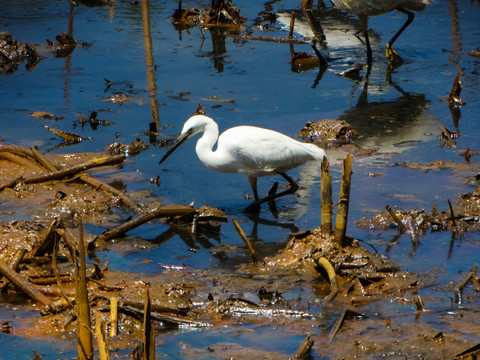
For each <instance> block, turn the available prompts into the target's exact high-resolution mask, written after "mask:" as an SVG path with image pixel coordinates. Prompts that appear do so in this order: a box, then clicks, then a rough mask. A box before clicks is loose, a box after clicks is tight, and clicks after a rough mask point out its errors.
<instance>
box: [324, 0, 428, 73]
mask: <svg viewBox="0 0 480 360" xmlns="http://www.w3.org/2000/svg"><path fill="white" fill-rule="evenodd" d="M331 1H332V3H333V5H334V6H335V7H337V8H339V9H342V10H344V11H346V12H349V13H350V14H354V15H356V16H357V17H358V21H359V22H360V26H361V28H362V31H363V34H364V36H365V43H366V45H367V61H368V63H369V64H371V63H372V48H371V47H370V40H369V39H368V32H367V31H368V29H367V28H368V17H369V16H376V15H382V14H386V13H388V12H390V11H393V10H399V11H401V12H403V13H405V14H407V16H408V18H407V21H406V22H405V24H403V26H402V27H401V28H400V30H398V31H397V33H396V34H395V35H394V36H393V37H392V39H391V40H390V41H389V42H388V43H387V46H386V50H385V53H386V56H387V59H388V61H389V63H390V64H392V65H396V64H399V63H401V62H402V59H401V58H400V56H399V55H398V54H397V52H396V51H395V50H393V49H392V46H393V43H394V42H395V40H397V38H398V37H399V36H400V34H401V33H402V32H403V31H404V30H405V29H406V28H407V27H408V25H410V23H411V22H412V21H413V19H414V17H415V14H414V13H413V12H412V11H423V10H424V9H425V7H426V6H427V5H429V4H430V3H431V2H432V0H331ZM410 10H411V11H410Z"/></svg>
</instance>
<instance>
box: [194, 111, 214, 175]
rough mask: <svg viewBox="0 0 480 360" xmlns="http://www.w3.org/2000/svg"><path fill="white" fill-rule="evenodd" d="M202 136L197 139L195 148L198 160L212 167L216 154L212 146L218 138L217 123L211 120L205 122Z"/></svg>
mask: <svg viewBox="0 0 480 360" xmlns="http://www.w3.org/2000/svg"><path fill="white" fill-rule="evenodd" d="M203 131H204V133H203V136H202V137H201V138H200V139H199V140H198V141H197V146H196V147H195V150H196V152H197V155H198V158H199V159H200V161H201V162H202V163H203V164H204V165H205V166H207V167H212V166H213V167H214V166H215V164H216V154H215V151H213V146H214V145H215V143H216V142H217V140H218V125H217V124H216V123H215V122H214V121H213V120H212V121H207V122H206V123H205V127H204V129H203Z"/></svg>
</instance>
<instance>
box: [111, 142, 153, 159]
mask: <svg viewBox="0 0 480 360" xmlns="http://www.w3.org/2000/svg"><path fill="white" fill-rule="evenodd" d="M146 149H148V144H147V143H146V142H145V141H143V140H142V139H140V138H137V139H136V140H133V141H132V144H130V145H128V144H122V143H120V142H115V143H112V144H110V145H108V146H107V147H106V148H105V151H106V152H107V153H108V154H110V155H117V154H125V155H126V156H135V155H138V154H140V153H141V152H142V151H143V150H146Z"/></svg>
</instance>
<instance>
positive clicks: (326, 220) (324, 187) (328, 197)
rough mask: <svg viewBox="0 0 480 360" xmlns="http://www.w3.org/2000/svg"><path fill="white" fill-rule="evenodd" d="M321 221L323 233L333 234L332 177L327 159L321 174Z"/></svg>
mask: <svg viewBox="0 0 480 360" xmlns="http://www.w3.org/2000/svg"><path fill="white" fill-rule="evenodd" d="M321 199H322V204H321V214H322V215H321V220H322V227H321V229H322V232H323V233H324V234H327V235H331V234H332V177H331V176H330V164H329V162H328V159H327V158H326V157H324V158H323V161H322V172H321Z"/></svg>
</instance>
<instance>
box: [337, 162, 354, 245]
mask: <svg viewBox="0 0 480 360" xmlns="http://www.w3.org/2000/svg"><path fill="white" fill-rule="evenodd" d="M351 179H352V156H351V155H350V154H348V155H347V157H346V158H345V160H343V171H342V182H341V184H340V196H339V200H338V212H337V218H336V221H335V231H334V233H333V236H334V239H335V242H336V243H337V244H338V245H340V246H343V243H344V240H345V234H346V231H347V220H348V204H349V201H350V183H351Z"/></svg>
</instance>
